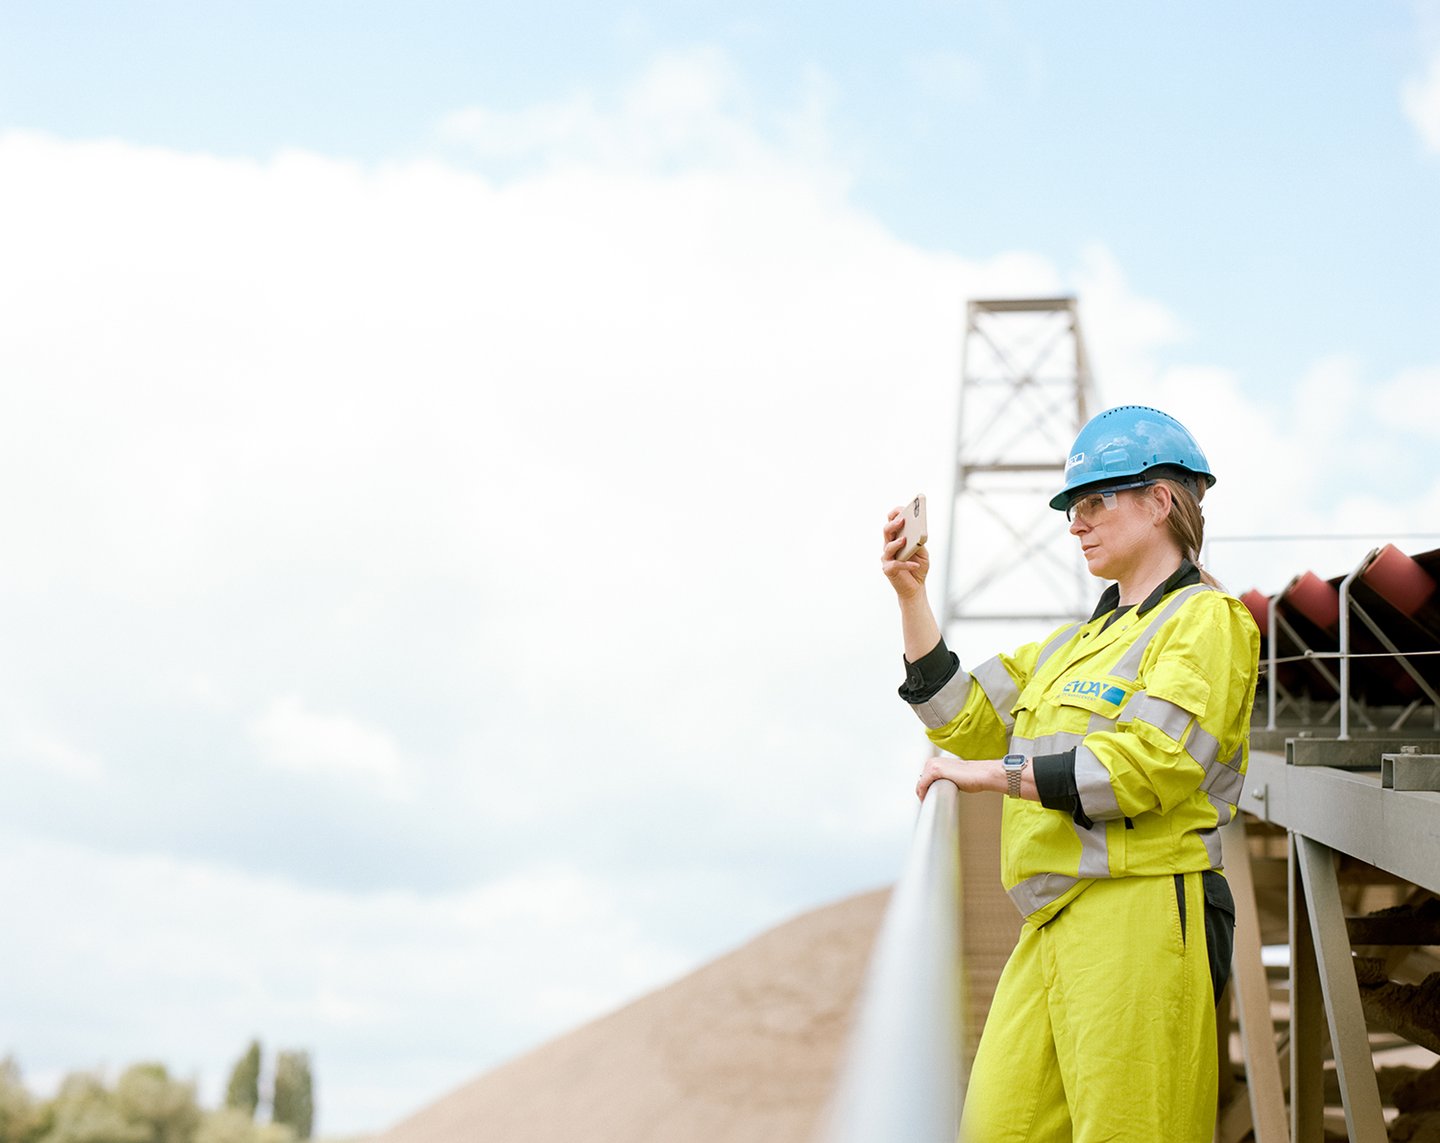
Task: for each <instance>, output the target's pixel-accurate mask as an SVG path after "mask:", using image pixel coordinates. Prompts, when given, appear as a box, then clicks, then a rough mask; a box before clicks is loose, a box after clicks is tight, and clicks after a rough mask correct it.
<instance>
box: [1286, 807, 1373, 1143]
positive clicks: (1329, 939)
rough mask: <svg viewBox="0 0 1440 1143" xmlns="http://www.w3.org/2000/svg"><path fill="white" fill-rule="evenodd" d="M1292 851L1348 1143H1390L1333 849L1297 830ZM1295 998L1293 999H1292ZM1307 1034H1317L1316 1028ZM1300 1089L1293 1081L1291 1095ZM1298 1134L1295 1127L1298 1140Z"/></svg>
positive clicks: (1293, 1000)
mask: <svg viewBox="0 0 1440 1143" xmlns="http://www.w3.org/2000/svg"><path fill="white" fill-rule="evenodd" d="M1292 853H1293V856H1294V858H1295V860H1296V863H1297V864H1298V866H1299V869H1300V880H1301V882H1302V888H1303V894H1302V896H1303V899H1304V902H1305V911H1306V913H1307V915H1308V919H1309V928H1310V935H1311V937H1312V939H1313V942H1314V943H1313V946H1312V947H1313V953H1314V956H1315V960H1316V965H1317V968H1318V974H1317V975H1318V977H1319V984H1320V991H1321V995H1322V997H1323V1000H1324V1006H1325V1019H1326V1023H1327V1024H1328V1025H1329V1028H1330V1043H1331V1045H1332V1048H1333V1051H1334V1056H1335V1068H1336V1071H1337V1072H1338V1073H1339V1079H1340V1097H1341V1099H1342V1101H1343V1102H1344V1104H1345V1126H1346V1129H1347V1130H1348V1132H1349V1135H1350V1143H1386V1140H1387V1139H1388V1138H1389V1136H1388V1134H1387V1133H1386V1130H1385V1113H1384V1112H1383V1111H1382V1110H1381V1107H1380V1087H1379V1084H1378V1083H1376V1080H1375V1061H1374V1059H1373V1057H1372V1056H1371V1054H1370V1037H1369V1033H1368V1031H1367V1030H1366V1027H1365V1013H1364V1012H1363V1011H1362V1009H1361V1007H1360V986H1359V984H1358V983H1357V982H1356V980H1355V964H1354V958H1353V957H1352V956H1351V953H1350V936H1349V933H1348V932H1347V931H1346V928H1345V909H1344V906H1343V905H1342V904H1341V902H1340V883H1339V880H1338V879H1337V878H1336V876H1335V851H1334V850H1332V849H1330V848H1329V847H1328V846H1325V845H1322V844H1321V843H1320V842H1318V841H1315V840H1314V839H1313V838H1309V837H1306V836H1304V835H1303V834H1296V835H1295V836H1294V849H1293V851H1292ZM1296 999H1297V998H1295V997H1292V1002H1295V1001H1296ZM1292 1028H1293V1024H1292ZM1306 1034H1307V1035H1308V1036H1310V1037H1311V1038H1313V1036H1314V1030H1313V1029H1310V1030H1308V1031H1307V1033H1306ZM1292 1038H1293V1037H1292ZM1296 1042H1303V1041H1296ZM1316 1086H1317V1088H1318V1087H1319V1086H1320V1085H1318V1084H1317V1085H1316ZM1298 1090H1300V1089H1299V1088H1297V1087H1295V1086H1293V1085H1292V1087H1291V1091H1292V1093H1293V1092H1296V1091H1298ZM1299 1138H1300V1135H1299V1133H1298V1130H1297V1134H1296V1139H1297V1140H1298V1139H1299Z"/></svg>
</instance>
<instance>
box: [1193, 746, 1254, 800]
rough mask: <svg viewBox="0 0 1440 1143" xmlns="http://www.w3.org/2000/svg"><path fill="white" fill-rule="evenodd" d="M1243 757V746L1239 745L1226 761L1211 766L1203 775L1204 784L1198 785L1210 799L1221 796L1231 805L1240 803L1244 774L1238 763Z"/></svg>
mask: <svg viewBox="0 0 1440 1143" xmlns="http://www.w3.org/2000/svg"><path fill="white" fill-rule="evenodd" d="M1217 745H1218V744H1217ZM1244 759H1245V748H1244V746H1240V747H1238V748H1237V749H1236V751H1235V753H1234V754H1232V755H1231V756H1230V758H1229V759H1228V760H1227V761H1225V762H1224V763H1222V764H1220V765H1217V766H1214V767H1212V768H1211V770H1210V773H1209V774H1207V775H1206V777H1205V782H1204V784H1203V785H1202V786H1201V787H1200V788H1201V789H1202V790H1204V791H1205V792H1206V793H1207V794H1210V795H1212V797H1211V801H1214V799H1215V798H1223V799H1225V801H1227V802H1229V803H1230V804H1231V805H1232V806H1238V805H1239V804H1240V791H1241V790H1242V789H1243V788H1244V786H1245V775H1244V774H1242V773H1241V772H1240V764H1241V763H1242V762H1243V761H1244Z"/></svg>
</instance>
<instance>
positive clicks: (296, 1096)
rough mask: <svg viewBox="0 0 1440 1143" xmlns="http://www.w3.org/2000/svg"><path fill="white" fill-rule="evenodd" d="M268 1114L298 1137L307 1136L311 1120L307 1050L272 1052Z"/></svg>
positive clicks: (312, 1103)
mask: <svg viewBox="0 0 1440 1143" xmlns="http://www.w3.org/2000/svg"><path fill="white" fill-rule="evenodd" d="M270 1118H271V1119H272V1120H273V1121H274V1122H275V1123H279V1124H284V1125H285V1126H286V1127H290V1128H293V1129H294V1131H295V1134H296V1135H297V1136H298V1137H299V1138H301V1139H309V1138H310V1130H311V1128H312V1127H313V1126H314V1123H315V1091H314V1084H313V1082H312V1081H311V1078H310V1053H309V1052H281V1053H280V1054H279V1055H278V1056H276V1058H275V1094H274V1097H273V1099H272V1100H271V1104H270Z"/></svg>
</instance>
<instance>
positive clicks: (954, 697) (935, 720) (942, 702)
mask: <svg viewBox="0 0 1440 1143" xmlns="http://www.w3.org/2000/svg"><path fill="white" fill-rule="evenodd" d="M969 693H970V676H969V675H968V674H967V673H966V671H965V668H964V667H961V668H959V669H958V670H957V671H956V672H955V674H954V675H952V676H951V677H950V681H949V682H948V683H946V684H945V685H944V686H943V687H941V688H940V689H939V690H938V691H936V692H935V693H934V694H933V695H931V696H930V697H929V698H928V699H926V700H925V701H924V702H917V703H912V704H911V705H912V706H913V707H914V709H915V713H916V714H917V715H918V716H919V718H920V721H921V722H923V723H924V724H925V725H926V726H928V727H929V728H930V729H931V730H939V729H940V728H941V727H942V726H947V725H948V724H950V723H951V722H953V721H954V720H955V716H956V715H958V714H959V713H960V712H961V711H962V710H964V709H965V698H966V696H967V695H969Z"/></svg>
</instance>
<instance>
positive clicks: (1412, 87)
mask: <svg viewBox="0 0 1440 1143" xmlns="http://www.w3.org/2000/svg"><path fill="white" fill-rule="evenodd" d="M1400 102H1401V106H1402V107H1404V109H1405V115H1406V117H1407V118H1408V119H1409V120H1410V123H1411V125H1412V126H1413V127H1414V128H1415V130H1416V132H1417V133H1418V134H1419V136H1420V139H1421V142H1423V143H1424V144H1425V147H1426V149H1427V150H1430V151H1433V152H1437V153H1440V52H1436V53H1434V54H1433V55H1431V57H1430V63H1429V65H1428V66H1427V67H1426V69H1425V74H1424V75H1423V76H1421V77H1418V78H1415V79H1411V80H1408V81H1407V82H1406V84H1405V87H1404V89H1403V91H1402V92H1401V97H1400Z"/></svg>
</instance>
